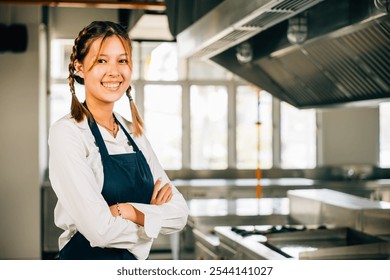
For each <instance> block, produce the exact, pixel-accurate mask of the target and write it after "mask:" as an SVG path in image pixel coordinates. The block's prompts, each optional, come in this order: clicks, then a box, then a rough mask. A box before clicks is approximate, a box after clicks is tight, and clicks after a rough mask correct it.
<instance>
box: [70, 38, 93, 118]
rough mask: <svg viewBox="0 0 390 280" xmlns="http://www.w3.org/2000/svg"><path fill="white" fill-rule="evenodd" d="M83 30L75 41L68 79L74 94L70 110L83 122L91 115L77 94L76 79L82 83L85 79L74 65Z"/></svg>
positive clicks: (74, 116)
mask: <svg viewBox="0 0 390 280" xmlns="http://www.w3.org/2000/svg"><path fill="white" fill-rule="evenodd" d="M83 31H84V30H82V31H81V32H80V34H79V36H78V37H77V38H76V39H75V41H74V45H73V48H72V54H71V55H70V62H69V66H68V68H69V76H68V81H69V88H70V92H71V94H72V103H71V107H70V108H71V109H70V112H71V115H72V117H73V118H74V119H75V120H76V121H77V122H81V121H82V120H83V119H84V116H85V115H87V116H88V117H90V113H89V111H88V110H87V109H86V108H85V107H84V106H83V104H81V103H80V101H79V100H78V98H77V95H76V90H75V87H74V82H75V80H76V81H77V82H79V83H80V84H84V80H83V79H82V78H80V77H79V76H78V75H77V71H76V69H75V67H74V63H75V61H76V59H77V46H78V44H79V42H80V38H81V36H82V35H83ZM84 33H85V32H84Z"/></svg>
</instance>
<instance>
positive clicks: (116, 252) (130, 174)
mask: <svg viewBox="0 0 390 280" xmlns="http://www.w3.org/2000/svg"><path fill="white" fill-rule="evenodd" d="M84 105H85V103H84ZM114 118H115V116H114ZM115 120H116V122H117V123H118V124H119V125H120V127H121V129H122V131H123V132H124V133H125V134H126V136H127V139H128V144H129V145H130V146H133V150H134V153H129V154H117V155H109V154H108V151H107V148H106V145H105V143H104V140H103V137H102V135H101V134H100V131H99V128H98V126H97V124H96V122H95V121H90V122H88V123H89V127H90V129H91V131H92V134H93V135H94V137H95V141H96V145H97V146H98V147H99V152H100V156H101V158H102V164H103V172H104V183H103V190H102V195H103V197H104V199H105V200H106V201H107V203H108V205H110V206H111V205H114V204H117V203H123V202H136V203H145V204H149V203H150V199H151V197H152V193H153V188H154V181H153V176H152V172H151V171H150V167H149V165H148V163H147V162H146V159H145V157H144V155H143V154H142V151H141V150H140V149H139V148H138V146H137V145H136V144H135V142H134V140H133V139H132V138H131V136H130V135H129V133H128V132H127V131H126V129H124V127H123V126H122V124H121V123H120V122H119V121H118V120H117V119H115ZM59 259H68V260H121V259H122V260H135V259H136V258H135V256H134V255H133V254H131V253H130V252H129V251H128V250H127V249H117V248H100V247H91V246H90V243H89V241H88V240H87V239H86V238H85V237H84V236H83V235H82V234H81V233H80V232H77V233H76V234H75V235H74V236H73V237H72V238H71V240H70V241H69V242H68V243H67V244H66V245H65V247H64V248H63V249H62V250H61V251H60V254H59Z"/></svg>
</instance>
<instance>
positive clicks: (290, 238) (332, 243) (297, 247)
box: [265, 228, 390, 260]
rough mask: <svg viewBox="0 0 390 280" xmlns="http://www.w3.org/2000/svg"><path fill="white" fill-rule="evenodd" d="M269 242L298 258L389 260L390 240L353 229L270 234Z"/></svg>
mask: <svg viewBox="0 0 390 280" xmlns="http://www.w3.org/2000/svg"><path fill="white" fill-rule="evenodd" d="M266 237H267V241H266V243H265V244H267V245H268V246H271V248H275V249H276V250H280V252H283V253H284V254H286V256H288V257H292V258H296V259H350V260H352V259H388V258H389V257H390V251H389V248H390V246H389V243H388V242H386V241H385V240H382V239H380V238H378V237H375V236H371V235H367V234H364V233H361V232H358V231H355V230H352V229H349V228H334V229H318V230H307V231H300V232H290V233H278V234H269V235H266Z"/></svg>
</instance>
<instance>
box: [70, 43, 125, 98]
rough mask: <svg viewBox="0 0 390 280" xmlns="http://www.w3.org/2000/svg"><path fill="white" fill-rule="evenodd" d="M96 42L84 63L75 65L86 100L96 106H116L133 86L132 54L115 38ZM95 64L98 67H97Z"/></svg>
mask: <svg viewBox="0 0 390 280" xmlns="http://www.w3.org/2000/svg"><path fill="white" fill-rule="evenodd" d="M101 41H102V39H97V40H95V41H94V42H93V43H92V44H91V47H90V49H89V52H88V54H87V55H86V57H85V59H84V61H83V63H81V64H80V63H78V62H76V64H75V68H76V70H77V71H78V75H79V76H80V77H82V78H84V86H85V94H86V99H87V100H88V101H89V102H91V103H92V102H94V103H114V102H115V101H117V100H119V99H120V98H121V97H122V95H123V94H124V93H125V92H126V90H127V89H128V88H129V86H130V82H131V68H130V64H129V61H130V60H131V57H130V54H129V53H127V52H126V50H125V48H124V47H123V44H122V42H121V40H120V39H119V38H118V37H116V36H111V37H108V38H106V40H105V41H104V43H103V45H102V46H101V50H100V53H99V48H100V44H101ZM95 61H96V64H95V65H94V63H95Z"/></svg>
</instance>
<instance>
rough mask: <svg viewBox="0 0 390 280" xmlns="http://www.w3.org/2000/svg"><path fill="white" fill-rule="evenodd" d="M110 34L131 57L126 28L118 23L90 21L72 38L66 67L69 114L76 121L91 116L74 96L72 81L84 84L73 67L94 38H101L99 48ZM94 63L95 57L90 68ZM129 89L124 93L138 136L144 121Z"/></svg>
mask: <svg viewBox="0 0 390 280" xmlns="http://www.w3.org/2000/svg"><path fill="white" fill-rule="evenodd" d="M111 36H117V37H118V38H119V39H120V40H121V42H122V44H123V47H124V48H125V50H126V51H128V53H129V55H130V57H131V53H132V47H131V40H130V38H129V35H128V33H127V31H126V28H124V27H123V26H121V25H120V24H117V23H114V22H111V21H93V22H91V23H90V24H89V25H88V26H86V27H84V28H83V29H82V30H81V31H80V32H79V34H78V36H77V38H76V39H75V40H74V45H73V48H72V53H71V55H70V62H69V67H68V68H69V76H68V82H69V88H70V92H71V94H72V104H71V115H72V117H73V118H74V119H75V120H76V121H77V122H81V121H82V120H83V119H84V117H85V116H87V117H88V118H90V119H91V118H92V116H91V114H90V112H89V111H88V110H87V108H85V107H84V105H83V104H82V103H80V101H79V100H78V98H77V96H76V91H75V87H74V83H75V81H76V82H78V83H79V84H81V85H84V79H83V78H82V77H80V76H79V75H78V74H77V70H76V68H75V62H76V61H78V62H83V61H84V59H85V57H86V56H87V54H88V52H89V50H90V47H91V45H92V43H93V42H94V41H95V40H97V39H100V38H102V42H101V44H100V48H101V46H102V44H103V42H104V41H105V39H106V38H108V37H111ZM99 52H100V49H99ZM96 63H97V58H96V61H95V63H93V65H92V66H91V68H92V67H94V66H95V64H96ZM129 67H130V68H132V61H131V59H130V60H129ZM130 91H131V87H129V88H128V89H127V90H126V95H127V96H128V98H129V102H130V110H131V115H132V122H133V128H134V134H135V135H136V136H140V135H142V133H143V125H144V122H143V120H142V117H141V115H140V114H139V111H138V109H137V106H136V104H135V102H134V100H133V98H132V97H131V94H130Z"/></svg>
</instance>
